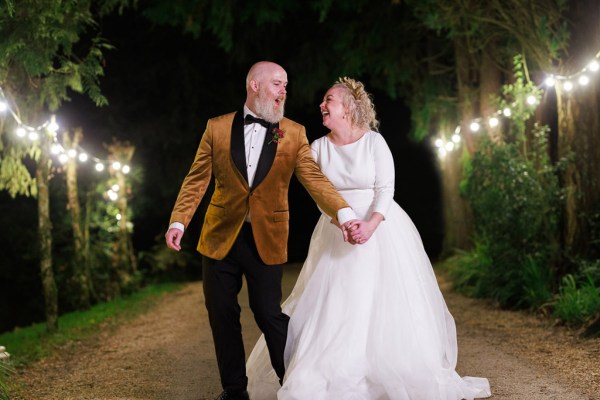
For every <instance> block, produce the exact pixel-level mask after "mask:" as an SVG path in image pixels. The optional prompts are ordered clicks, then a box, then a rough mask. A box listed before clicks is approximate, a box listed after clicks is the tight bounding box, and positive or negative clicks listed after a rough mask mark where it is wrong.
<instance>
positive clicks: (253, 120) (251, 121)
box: [244, 114, 271, 129]
mask: <svg viewBox="0 0 600 400" xmlns="http://www.w3.org/2000/svg"><path fill="white" fill-rule="evenodd" d="M254 123H257V124H261V125H262V126H264V127H265V128H267V129H268V128H269V125H271V123H269V122H267V121H265V120H264V119H262V118H256V117H255V116H253V115H251V114H248V115H246V117H244V125H248V124H254Z"/></svg>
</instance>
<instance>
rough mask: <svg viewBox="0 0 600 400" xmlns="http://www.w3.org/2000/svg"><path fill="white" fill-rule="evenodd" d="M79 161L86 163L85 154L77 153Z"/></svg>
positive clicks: (86, 156)
mask: <svg viewBox="0 0 600 400" xmlns="http://www.w3.org/2000/svg"><path fill="white" fill-rule="evenodd" d="M78 158H79V161H81V162H86V161H87V160H88V158H89V156H88V155H87V154H86V153H79V157H78Z"/></svg>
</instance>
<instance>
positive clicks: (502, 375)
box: [16, 265, 600, 400]
mask: <svg viewBox="0 0 600 400" xmlns="http://www.w3.org/2000/svg"><path fill="white" fill-rule="evenodd" d="M298 271H299V265H290V266H288V267H287V269H286V272H285V274H284V296H286V295H287V293H289V292H290V291H291V288H292V286H293V284H294V282H295V279H296V277H297V274H298ZM441 287H442V290H443V291H444V295H445V298H446V302H447V303H448V307H449V309H450V311H451V312H452V314H453V315H454V317H455V319H456V323H457V329H458V341H459V365H458V372H459V373H460V374H461V375H470V376H482V377H487V378H488V379H489V380H490V383H491V386H492V393H493V396H492V397H491V398H492V399H494V400H509V399H510V400H517V399H518V400H524V399H526V400H538V399H539V400H548V399H556V400H576V399H582V400H584V399H585V400H600V340H599V339H594V340H582V339H579V338H578V337H577V335H576V334H575V333H572V332H569V331H568V330H566V329H564V328H562V327H556V326H552V324H551V322H550V321H548V320H543V319H541V318H537V317H536V316H532V315H526V314H523V313H519V312H507V311H501V310H497V309H494V308H493V307H491V306H490V305H489V304H487V303H486V302H482V301H480V300H473V299H468V298H465V297H463V296H460V295H458V294H456V293H452V292H450V291H448V290H447V285H446V284H444V283H443V282H442V283H441ZM240 303H241V305H242V308H243V310H242V319H243V321H242V323H243V329H244V335H245V344H246V347H247V349H250V348H251V347H252V346H253V345H254V342H255V341H256V339H257V338H258V336H259V332H258V329H257V328H256V326H255V324H254V321H253V319H252V315H251V313H250V311H249V309H248V301H247V294H246V292H245V289H244V290H243V291H242V294H241V296H240ZM248 353H249V351H248ZM17 380H18V384H19V385H21V387H22V394H21V395H20V396H18V397H16V399H27V400H51V399H52V400H70V399H78V400H79V399H102V400H125V399H144V400H159V399H160V400H164V399H169V400H204V399H213V398H214V397H215V396H217V395H218V394H219V393H220V391H221V387H220V383H219V379H218V372H217V367H216V361H215V356H214V350H213V345H212V339H211V334H210V329H209V326H208V320H207V315H206V310H205V308H204V304H203V295H202V285H201V282H194V283H190V284H187V285H186V286H185V287H184V288H183V289H182V290H180V291H178V292H176V293H172V294H168V295H165V297H164V298H163V300H162V301H161V302H160V303H159V304H158V305H156V306H155V307H154V308H153V309H152V310H150V311H149V312H148V313H146V314H145V315H142V316H140V317H138V318H136V319H135V320H133V321H131V322H130V323H128V324H126V325H123V326H121V327H120V328H118V329H116V330H106V331H102V332H99V334H98V337H97V338H96V339H95V340H91V341H89V342H86V343H75V344H72V345H71V346H69V347H68V348H65V349H61V353H60V355H59V356H57V357H54V358H52V359H47V360H44V361H41V362H39V363H37V364H35V365H33V366H31V367H30V368H28V369H27V370H24V371H20V373H19V375H18V376H17ZM336 400H337V399H336Z"/></svg>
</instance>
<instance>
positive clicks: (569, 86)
mask: <svg viewBox="0 0 600 400" xmlns="http://www.w3.org/2000/svg"><path fill="white" fill-rule="evenodd" d="M563 88H564V89H565V91H566V92H570V91H571V90H573V83H572V82H571V81H566V82H565V83H563Z"/></svg>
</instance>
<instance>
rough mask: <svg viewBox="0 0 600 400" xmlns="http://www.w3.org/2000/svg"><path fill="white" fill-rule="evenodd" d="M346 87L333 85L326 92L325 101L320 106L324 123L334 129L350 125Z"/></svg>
mask: <svg viewBox="0 0 600 400" xmlns="http://www.w3.org/2000/svg"><path fill="white" fill-rule="evenodd" d="M344 95H345V92H344V89H342V88H340V87H332V88H331V89H329V90H328V91H327V93H325V96H324V97H323V102H322V103H321V105H320V106H319V108H320V109H321V115H322V116H323V125H325V126H326V127H327V128H329V129H331V130H332V131H335V130H338V129H341V128H346V127H348V126H349V125H350V120H349V119H348V116H347V114H348V112H347V109H346V106H345V105H344Z"/></svg>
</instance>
